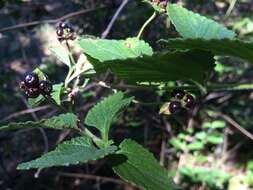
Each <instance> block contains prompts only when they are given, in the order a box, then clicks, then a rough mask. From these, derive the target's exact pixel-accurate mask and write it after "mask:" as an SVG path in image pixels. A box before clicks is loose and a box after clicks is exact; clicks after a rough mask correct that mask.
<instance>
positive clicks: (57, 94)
mask: <svg viewBox="0 0 253 190" xmlns="http://www.w3.org/2000/svg"><path fill="white" fill-rule="evenodd" d="M62 90H63V84H62V83H61V84H55V85H53V91H52V94H51V97H52V98H53V99H54V101H55V102H56V103H57V104H58V105H61V94H62Z"/></svg>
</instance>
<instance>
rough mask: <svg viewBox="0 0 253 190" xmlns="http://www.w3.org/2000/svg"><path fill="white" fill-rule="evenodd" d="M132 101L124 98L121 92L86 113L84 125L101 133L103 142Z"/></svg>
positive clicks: (131, 98)
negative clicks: (113, 124)
mask: <svg viewBox="0 0 253 190" xmlns="http://www.w3.org/2000/svg"><path fill="white" fill-rule="evenodd" d="M132 100H133V97H130V98H126V97H125V95H124V93H122V92H118V93H115V94H113V95H111V96H109V97H107V98H105V99H104V100H102V101H101V102H99V103H98V104H97V105H96V106H94V107H93V108H92V109H91V110H90V111H89V112H88V114H87V116H86V118H85V124H86V125H88V126H92V127H96V128H97V129H98V130H99V131H100V132H101V133H102V137H103V138H104V140H107V139H106V138H107V137H108V133H109V129H110V127H111V125H112V123H113V122H114V120H115V119H117V117H118V115H119V114H120V112H121V111H122V110H123V109H124V108H126V107H127V106H128V105H129V104H130V103H131V101H132Z"/></svg>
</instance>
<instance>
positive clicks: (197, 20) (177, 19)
mask: <svg viewBox="0 0 253 190" xmlns="http://www.w3.org/2000/svg"><path fill="white" fill-rule="evenodd" d="M167 14H168V16H169V18H170V20H171V22H172V24H173V25H174V26H175V28H176V30H177V31H178V32H179V34H180V35H181V36H182V37H184V38H203V39H224V38H229V39H232V38H234V37H235V33H234V32H233V31H231V30H228V29H227V28H225V27H224V26H222V25H220V24H219V23H217V22H215V21H213V20H211V19H208V18H206V17H204V16H201V15H199V14H197V13H194V12H192V11H189V10H187V9H185V8H183V7H181V6H179V5H176V4H171V3H170V4H168V6H167Z"/></svg>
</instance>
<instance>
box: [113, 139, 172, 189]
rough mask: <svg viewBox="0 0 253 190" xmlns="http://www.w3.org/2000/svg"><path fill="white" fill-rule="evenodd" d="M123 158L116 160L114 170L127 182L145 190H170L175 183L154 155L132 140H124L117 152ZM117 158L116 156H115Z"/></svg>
mask: <svg viewBox="0 0 253 190" xmlns="http://www.w3.org/2000/svg"><path fill="white" fill-rule="evenodd" d="M117 154H118V155H119V158H120V156H123V159H121V160H116V159H115V160H116V161H117V163H116V162H115V165H114V166H113V170H114V172H115V173H116V174H117V175H119V176H120V177H121V178H122V179H124V180H125V181H127V182H131V183H134V184H136V185H137V186H140V187H143V188H144V189H147V190H158V189H159V190H171V189H176V187H175V185H174V184H173V183H172V181H171V180H170V179H169V178H168V173H167V171H166V170H165V169H164V168H162V167H161V166H160V165H159V163H158V162H157V160H156V159H155V158H154V156H153V155H152V154H151V153H150V152H149V151H148V150H147V149H145V148H143V147H142V146H141V145H139V144H138V143H136V142H135V141H132V140H124V141H123V142H122V143H121V144H120V150H119V151H118V152H117ZM115 158H117V157H115Z"/></svg>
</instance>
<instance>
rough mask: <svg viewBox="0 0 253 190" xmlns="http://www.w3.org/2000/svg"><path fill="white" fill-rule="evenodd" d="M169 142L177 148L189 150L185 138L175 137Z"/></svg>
mask: <svg viewBox="0 0 253 190" xmlns="http://www.w3.org/2000/svg"><path fill="white" fill-rule="evenodd" d="M169 143H170V144H171V145H172V146H173V147H174V148H176V149H177V150H182V151H185V150H187V144H186V142H184V140H180V139H178V138H175V137H173V138H171V139H170V141H169Z"/></svg>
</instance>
